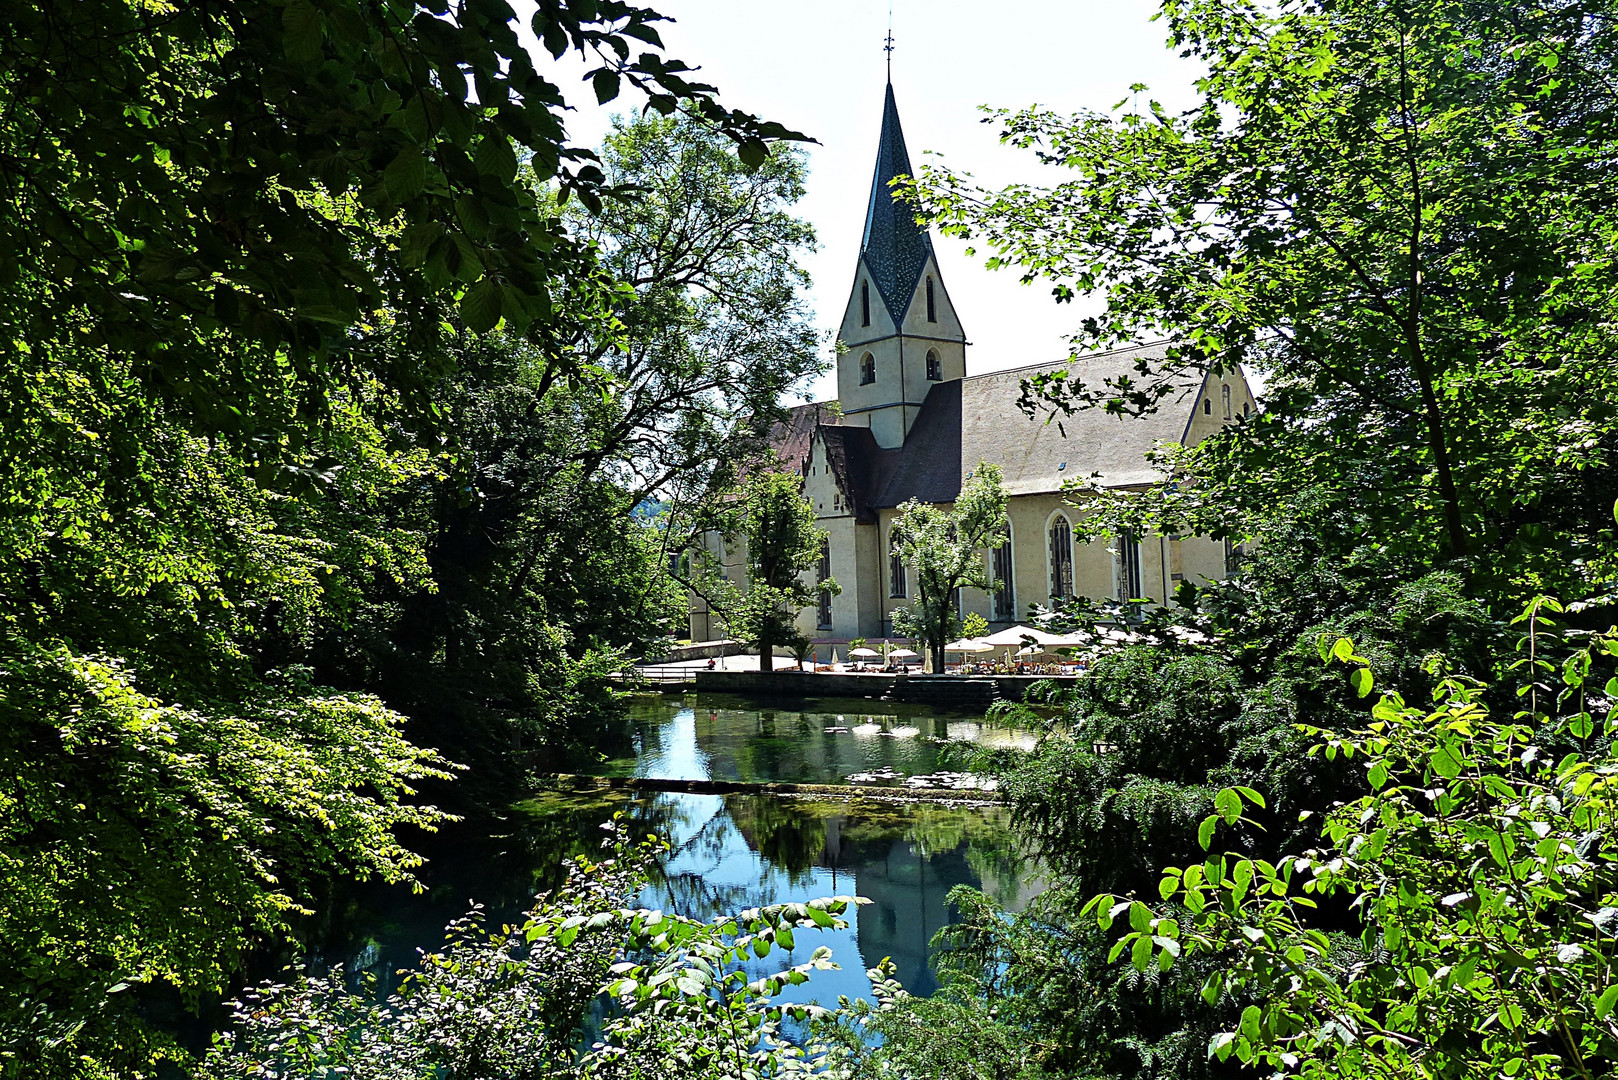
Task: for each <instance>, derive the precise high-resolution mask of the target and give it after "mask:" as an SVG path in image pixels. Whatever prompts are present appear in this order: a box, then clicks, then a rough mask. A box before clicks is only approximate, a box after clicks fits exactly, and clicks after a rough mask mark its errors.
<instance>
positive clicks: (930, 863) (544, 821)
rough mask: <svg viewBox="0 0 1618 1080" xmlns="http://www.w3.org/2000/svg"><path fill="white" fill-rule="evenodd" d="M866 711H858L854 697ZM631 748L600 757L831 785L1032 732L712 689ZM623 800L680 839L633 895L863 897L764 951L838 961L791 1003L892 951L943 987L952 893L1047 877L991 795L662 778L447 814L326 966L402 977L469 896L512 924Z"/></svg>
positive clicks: (647, 705)
mask: <svg viewBox="0 0 1618 1080" xmlns="http://www.w3.org/2000/svg"><path fill="white" fill-rule="evenodd" d="M856 710H859V711H856ZM631 722H632V726H633V733H634V744H635V747H636V751H637V752H636V755H635V757H634V758H630V759H620V760H616V761H609V762H607V763H605V765H604V766H603V768H602V769H600V770H599V771H600V772H602V773H604V774H607V775H617V776H644V777H657V778H665V779H735V780H748V781H771V780H778V781H786V782H800V783H801V782H814V783H838V782H841V781H843V780H844V779H845V778H846V777H848V776H850V775H852V774H855V773H861V772H870V771H874V770H879V769H884V768H885V769H889V770H892V771H893V772H894V773H896V774H897V775H900V776H910V775H918V774H922V773H926V772H929V771H932V770H933V769H934V768H936V766H937V761H938V752H939V748H940V746H941V745H942V743H943V742H944V740H954V739H966V740H970V741H974V742H983V743H987V744H991V745H1012V744H1024V743H1028V742H1031V741H1032V737H1031V736H1029V735H1028V734H1027V733H1023V732H1016V731H1010V730H1007V729H1003V728H993V727H990V726H987V725H985V724H984V723H983V722H982V721H981V720H980V719H972V718H963V717H950V718H944V717H937V716H934V715H933V714H931V713H930V712H928V711H926V710H911V711H900V710H895V711H892V712H875V711H873V704H872V703H871V702H866V701H860V702H811V703H805V704H804V706H803V707H801V708H795V709H783V708H780V707H775V708H767V709H766V708H750V707H747V706H746V704H745V703H742V702H739V701H737V700H735V699H721V698H708V697H703V698H700V699H694V698H687V699H684V700H675V701H671V702H662V701H655V700H654V701H651V702H642V703H639V704H637V705H636V706H635V707H634V708H633V709H632V712H631ZM617 812H622V813H623V814H624V815H625V818H626V820H627V822H628V823H629V825H630V828H631V830H632V832H634V833H635V834H637V835H640V834H644V833H647V832H653V833H656V834H658V835H659V836H662V837H664V838H666V839H667V840H668V841H669V843H670V844H671V848H672V850H671V851H670V853H669V855H668V856H667V857H666V858H665V859H664V860H663V863H662V865H661V866H660V867H659V870H658V873H657V874H656V875H655V876H654V879H653V880H652V881H651V882H650V883H649V884H648V885H647V887H646V889H645V891H644V893H643V895H642V896H641V897H640V898H639V900H640V903H641V904H643V905H645V906H647V907H657V908H662V909H664V910H671V911H678V912H680V913H682V914H685V915H688V916H692V917H695V918H710V917H713V916H716V915H719V914H722V913H729V912H734V911H737V910H739V909H742V908H746V907H755V906H760V905H764V904H771V903H781V902H786V901H793V900H808V899H812V898H814V897H817V896H831V895H838V894H852V895H859V896H863V897H867V898H868V899H870V900H871V903H870V904H868V905H865V906H862V907H860V908H859V910H858V914H857V916H856V917H855V918H854V919H853V920H852V922H851V925H850V926H849V927H848V928H847V929H845V930H841V931H825V932H822V933H820V934H813V935H811V934H806V935H803V936H802V937H801V939H800V941H799V943H798V945H797V955H794V954H791V953H787V954H781V953H775V954H772V955H771V956H770V957H769V958H767V959H765V960H755V961H753V962H752V966H753V967H756V969H757V970H756V973H755V974H764V973H765V972H767V971H776V970H780V969H781V968H783V967H786V966H788V965H790V964H793V963H802V962H803V961H805V960H806V959H807V958H808V954H809V953H810V952H811V951H812V950H813V949H814V948H815V947H816V946H818V945H827V946H829V947H831V949H832V951H833V959H834V960H836V961H837V962H838V963H840V964H841V965H842V970H841V971H836V972H827V973H821V974H817V975H816V977H815V978H814V979H813V980H811V982H810V983H809V984H808V985H807V986H804V987H799V988H796V990H797V993H796V994H795V995H794V997H795V998H796V999H797V1000H816V1001H820V1002H822V1003H830V1002H834V1001H835V1000H836V998H837V996H838V995H839V994H848V995H850V996H856V995H860V994H865V993H868V992H869V989H870V984H869V982H868V981H867V979H866V977H865V974H864V972H865V969H866V968H868V967H872V966H874V965H875V964H876V963H877V962H878V961H880V960H881V959H882V958H883V957H885V956H887V957H892V959H893V961H894V963H895V965H896V966H897V968H898V973H899V976H900V978H901V980H902V981H903V983H904V985H905V986H906V987H908V988H910V989H911V990H912V992H915V993H923V994H925V993H930V992H931V991H932V990H933V989H934V988H935V983H934V980H933V977H932V973H931V971H930V969H929V968H928V965H927V951H928V943H929V941H930V940H931V938H932V936H933V934H934V933H936V932H937V931H938V930H939V929H940V928H941V927H943V926H944V925H945V924H946V923H947V922H948V921H950V920H951V919H952V918H954V917H955V913H954V912H953V911H951V910H949V907H948V905H947V904H946V902H945V897H946V895H947V894H948V892H949V890H950V889H951V888H953V887H954V886H956V885H962V884H964V885H969V886H972V887H974V888H980V889H982V890H983V891H984V892H986V893H988V894H989V895H991V896H993V897H994V898H995V899H997V900H998V901H999V902H1000V903H1002V904H1004V905H1005V906H1007V907H1009V908H1013V909H1017V908H1021V907H1022V906H1024V905H1025V904H1026V903H1027V902H1028V900H1030V899H1031V898H1032V897H1033V896H1034V895H1035V894H1037V892H1038V891H1039V890H1040V889H1041V888H1042V887H1043V883H1042V881H1041V879H1040V877H1039V874H1038V870H1037V867H1036V866H1034V865H1033V864H1032V863H1030V862H1029V861H1027V860H1026V859H1024V858H1023V857H1022V855H1021V854H1020V853H1019V852H1018V850H1017V847H1016V844H1015V841H1014V838H1013V835H1012V833H1011V829H1010V822H1009V819H1008V815H1007V813H1006V811H1005V810H1004V809H1002V808H999V807H994V806H949V805H941V804H936V803H909V804H906V803H894V802H886V801H878V800H875V799H870V798H860V797H855V798H849V799H806V798H791V797H782V796H775V795H693V794H680V793H665V792H659V793H651V792H639V793H630V792H618V791H601V792H594V791H592V792H574V791H569V792H545V793H542V794H539V795H537V796H535V797H533V798H530V799H527V800H524V801H522V802H519V803H517V804H515V805H514V806H512V807H510V808H509V809H508V810H507V811H506V813H505V814H504V815H503V816H501V817H500V818H497V819H488V820H482V821H472V820H468V821H464V822H460V823H457V824H455V825H451V826H448V827H446V828H445V829H444V830H443V831H442V832H441V833H439V834H437V835H436V836H434V837H430V838H429V839H428V843H427V844H425V845H423V847H424V848H425V849H426V850H425V853H426V854H428V856H429V857H430V859H431V861H430V862H429V864H428V865H427V866H426V867H425V868H424V870H423V872H422V875H421V877H422V881H423V884H424V885H425V886H426V891H425V893H424V894H422V895H411V894H410V893H408V892H407V891H406V890H403V889H397V888H389V887H384V886H370V887H365V888H362V889H360V890H358V891H356V892H355V893H354V894H353V895H352V896H351V897H350V898H349V899H348V900H346V901H344V902H341V903H339V904H337V905H335V907H334V909H333V910H331V911H330V912H329V913H328V917H327V920H326V924H325V926H324V927H323V928H322V931H323V932H322V933H321V934H320V935H319V936H320V937H321V938H322V939H323V944H322V947H321V948H320V949H319V951H318V954H317V955H316V956H315V957H314V958H313V959H314V961H315V963H316V964H317V966H318V965H332V964H337V963H342V964H344V965H345V966H347V967H348V968H349V969H350V970H355V971H357V970H360V969H369V970H371V971H373V972H375V973H376V974H378V975H379V976H381V977H382V981H383V982H384V983H386V984H387V985H389V986H391V985H394V984H395V983H396V981H397V980H396V977H395V976H394V974H393V973H395V972H397V970H398V969H400V968H406V967H411V966H414V964H415V963H416V960H417V950H418V949H424V950H431V949H433V948H434V947H436V946H437V945H438V944H439V943H440V942H441V941H442V940H443V926H444V924H445V923H446V922H448V921H449V920H450V919H452V918H454V917H456V916H458V915H460V914H463V913H464V912H465V911H466V909H467V907H468V906H469V904H470V902H471V901H473V900H476V901H478V902H479V903H481V904H483V905H484V906H485V907H486V908H487V909H488V911H489V913H490V915H491V916H492V917H493V919H494V921H496V922H499V921H509V920H511V919H513V918H514V917H515V916H517V915H518V914H519V913H520V912H521V911H522V910H523V909H524V908H525V907H527V905H528V904H529V902H530V900H531V898H532V896H533V895H534V894H535V893H537V892H541V891H544V890H546V889H549V888H552V887H554V886H555V885H556V884H557V883H558V880H559V878H560V875H561V872H562V866H563V863H564V860H565V859H567V858H568V857H569V856H571V855H573V854H578V853H585V852H588V853H592V854H593V853H595V852H596V851H597V850H598V845H599V843H600V837H601V835H602V834H601V829H600V826H601V825H602V824H603V823H604V822H606V821H608V820H610V819H611V817H612V815H613V814H614V813H617Z"/></svg>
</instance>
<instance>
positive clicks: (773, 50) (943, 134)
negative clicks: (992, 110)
mask: <svg viewBox="0 0 1618 1080" xmlns="http://www.w3.org/2000/svg"><path fill="white" fill-rule="evenodd" d="M649 6H651V7H654V8H656V9H657V10H658V11H660V12H663V13H664V14H666V15H669V16H672V17H673V18H674V19H676V20H677V21H676V22H675V23H674V24H672V25H670V24H664V25H663V26H662V27H661V28H660V32H661V34H662V36H663V40H664V42H665V43H666V44H667V45H668V55H669V56H671V57H676V58H678V59H681V60H684V61H686V62H687V63H689V64H692V65H693V66H700V67H701V68H702V71H701V74H700V75H699V76H698V77H699V78H701V79H703V81H706V82H710V83H713V84H715V85H717V86H718V87H719V90H720V95H721V100H722V101H723V102H724V103H725V104H726V105H728V106H730V107H733V108H741V109H745V110H747V111H749V112H753V113H757V114H758V115H760V116H763V117H765V118H766V119H771V120H777V121H780V122H781V123H783V124H786V125H787V126H788V127H792V128H796V129H797V130H799V131H802V132H804V133H805V134H807V135H809V136H810V137H812V138H815V139H818V140H819V142H820V145H818V146H810V147H809V148H808V149H809V155H810V156H809V161H810V177H809V186H808V194H807V195H806V196H805V198H804V199H803V201H802V202H800V203H799V204H798V208H797V212H798V213H799V215H800V216H802V217H804V218H806V219H808V220H809V221H810V222H812V223H813V224H814V226H815V228H816V231H817V232H818V233H819V236H820V249H819V250H818V251H816V252H813V253H811V254H810V255H808V256H807V257H806V258H805V260H804V261H805V265H806V266H807V267H808V270H809V272H810V274H811V275H812V277H813V279H814V285H813V289H812V291H811V293H810V296H809V299H810V302H811V304H812V305H813V307H814V309H815V313H816V322H817V325H818V326H819V327H820V328H822V329H826V330H830V329H835V328H836V326H837V325H838V323H839V321H840V319H841V316H842V312H843V306H844V304H845V303H846V302H847V299H848V291H849V289H850V288H851V287H852V282H853V275H854V267H855V261H856V259H857V258H858V256H859V243H860V234H861V230H862V228H863V226H864V221H865V205H866V199H867V197H868V195H869V192H870V186H871V173H872V168H873V165H874V162H875V158H876V143H877V135H878V131H879V128H880V126H881V119H882V88H883V82H884V78H885V68H884V64H883V52H882V40H883V37H884V36H885V35H886V33H887V20H888V8H887V5H886V4H885V3H872V2H864V3H861V2H855V0H818V2H815V3H783V2H780V0H752V2H738V0H649ZM1155 10H1156V5H1155V4H1154V3H1147V2H1143V0H1110V2H1108V0H1068V2H1065V3H1064V2H1059V0H1037V2H1024V3H1007V4H1004V5H1003V6H1002V5H1001V4H994V3H982V2H972V3H969V2H966V0H931V2H926V3H924V2H923V0H895V3H894V9H893V36H894V53H893V88H894V94H895V96H896V98H897V101H898V104H899V117H900V119H901V121H902V122H903V125H904V133H905V142H906V145H907V146H908V148H909V150H910V158H911V163H912V164H913V165H915V166H917V167H918V168H919V167H920V164H921V161H922V159H923V157H924V155H926V154H928V153H932V154H938V155H942V156H943V159H944V161H945V162H946V163H947V164H949V165H950V166H951V167H953V168H956V169H959V170H965V171H967V172H971V173H973V174H975V175H976V176H977V177H978V178H979V180H981V181H982V182H984V183H987V184H991V185H1000V184H1005V183H1009V182H1013V181H1037V180H1039V179H1040V178H1041V176H1042V173H1041V172H1040V170H1039V167H1038V166H1037V165H1036V164H1035V162H1034V161H1033V159H1032V156H1031V155H1029V154H1027V153H1025V152H1023V151H1019V150H1016V149H1014V148H1011V147H1005V146H1001V145H1000V143H999V139H998V129H997V128H996V127H995V126H994V125H988V124H983V123H981V122H980V121H981V119H982V115H983V114H982V113H980V112H979V111H978V106H980V105H990V106H995V107H1008V108H1020V107H1023V106H1026V105H1031V104H1035V103H1038V104H1041V105H1045V106H1049V107H1051V108H1054V109H1057V110H1059V111H1063V112H1075V111H1077V110H1080V109H1086V108H1088V109H1098V110H1109V109H1111V108H1112V106H1113V105H1114V104H1116V103H1117V102H1118V101H1119V100H1121V99H1123V98H1125V97H1128V96H1129V86H1130V84H1131V83H1136V82H1140V83H1145V84H1146V85H1147V86H1148V87H1150V94H1149V96H1151V97H1153V98H1156V99H1157V100H1159V101H1161V102H1162V103H1163V104H1164V105H1165V106H1167V107H1169V108H1170V109H1173V110H1178V109H1181V108H1185V107H1187V106H1189V105H1190V104H1191V103H1192V82H1193V80H1194V79H1195V78H1196V77H1197V75H1198V74H1199V71H1198V69H1197V67H1196V66H1195V65H1193V64H1192V63H1191V62H1190V61H1186V60H1183V59H1181V58H1180V57H1179V56H1178V55H1177V54H1176V53H1174V52H1171V51H1169V50H1168V49H1167V48H1165V47H1164V44H1163V43H1164V39H1165V37H1166V32H1165V30H1164V27H1163V26H1162V24H1161V23H1154V22H1150V21H1149V19H1150V17H1151V15H1152V13H1153V12H1154V11H1155ZM547 59H548V57H547ZM581 71H582V69H581ZM563 89H564V92H565V93H567V94H568V96H569V100H570V101H571V102H573V103H574V104H575V105H579V106H580V112H579V113H578V114H577V115H575V116H574V117H573V119H572V120H571V121H570V124H569V128H570V135H571V136H572V138H573V140H574V141H575V142H576V143H582V144H585V145H594V144H596V143H598V142H599V141H600V137H601V135H602V134H603V133H604V131H605V127H606V118H605V115H604V114H603V113H600V112H597V111H595V110H594V109H593V107H592V108H591V109H588V110H586V109H585V108H583V105H584V103H585V102H591V103H593V98H592V96H591V94H590V90H589V87H588V86H586V85H583V84H582V83H581V84H578V85H577V86H576V87H575V88H569V87H567V86H565V85H564V87H563ZM628 100H629V99H628V98H626V99H624V101H625V102H627V101H628ZM615 104H619V107H620V108H622V104H621V103H615ZM609 107H610V106H609ZM1043 175H1044V176H1045V177H1050V176H1052V175H1055V176H1057V177H1060V175H1061V174H1060V173H1059V172H1055V173H1044V174H1043ZM933 243H934V246H935V248H936V249H937V252H938V260H939V263H940V267H941V270H942V274H943V278H944V283H945V285H946V286H947V287H948V289H949V294H950V297H951V299H952V300H954V302H955V306H956V309H957V310H958V312H959V313H960V317H961V323H962V325H963V326H964V327H965V329H966V334H967V339H968V340H969V341H970V342H971V343H972V344H971V347H969V348H968V349H967V353H966V363H967V372H968V373H969V374H979V373H982V372H986V371H995V370H999V369H1001V368H1008V367H1017V366H1020V365H1023V364H1032V363H1039V362H1042V361H1049V360H1057V359H1061V358H1062V357H1063V356H1065V355H1066V352H1067V349H1066V345H1065V343H1064V340H1063V338H1064V335H1066V334H1068V333H1071V332H1073V331H1074V330H1075V329H1077V325H1078V320H1079V318H1081V317H1082V316H1083V315H1084V314H1085V313H1086V311H1088V310H1094V305H1093V304H1092V305H1088V306H1087V305H1086V304H1085V303H1084V302H1083V301H1082V300H1081V301H1078V302H1075V303H1073V304H1067V305H1058V304H1056V302H1055V301H1054V300H1052V299H1051V296H1050V290H1049V287H1048V286H1046V285H1042V284H1039V283H1035V284H1034V285H1032V286H1028V287H1023V286H1021V285H1019V284H1018V281H1017V277H1016V274H1015V273H1014V272H1013V271H1007V270H1001V271H993V272H991V271H989V270H986V269H984V267H983V260H984V258H985V257H986V255H987V253H986V252H983V251H980V252H979V253H978V255H977V257H975V258H971V259H969V258H967V256H966V254H965V244H964V243H962V242H960V241H956V240H950V239H945V238H943V237H939V236H937V235H934V237H933ZM813 395H814V398H815V399H817V400H818V399H824V398H830V397H835V396H836V388H835V381H834V379H833V378H832V377H831V376H830V375H827V376H824V377H822V379H821V380H820V381H819V383H817V384H816V386H815V387H814V388H813Z"/></svg>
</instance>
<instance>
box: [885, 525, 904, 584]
mask: <svg viewBox="0 0 1618 1080" xmlns="http://www.w3.org/2000/svg"><path fill="white" fill-rule="evenodd" d="M892 544H893V534H892V533H889V534H888V545H889V549H888V595H889V596H891V597H894V598H896V599H900V600H902V599H904V596H905V562H904V560H903V559H901V558H900V557H899V553H898V552H897V551H894V550H893V548H892Z"/></svg>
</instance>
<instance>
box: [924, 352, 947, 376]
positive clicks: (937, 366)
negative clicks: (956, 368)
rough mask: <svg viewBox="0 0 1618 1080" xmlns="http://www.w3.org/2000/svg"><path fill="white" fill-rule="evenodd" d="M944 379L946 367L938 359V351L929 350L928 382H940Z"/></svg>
mask: <svg viewBox="0 0 1618 1080" xmlns="http://www.w3.org/2000/svg"><path fill="white" fill-rule="evenodd" d="M943 377H944V365H943V364H942V363H941V362H940V361H939V359H938V350H937V349H928V350H927V380H928V381H929V382H938V381H939V380H940V379H942V378H943Z"/></svg>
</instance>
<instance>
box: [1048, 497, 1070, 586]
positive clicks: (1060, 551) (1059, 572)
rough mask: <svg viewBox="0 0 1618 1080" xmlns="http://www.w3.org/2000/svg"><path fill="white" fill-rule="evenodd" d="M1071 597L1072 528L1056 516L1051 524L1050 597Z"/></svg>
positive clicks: (1059, 516)
mask: <svg viewBox="0 0 1618 1080" xmlns="http://www.w3.org/2000/svg"><path fill="white" fill-rule="evenodd" d="M1072 595H1073V526H1071V525H1069V524H1068V522H1067V518H1065V517H1063V516H1062V515H1061V514H1057V515H1056V517H1055V519H1054V520H1053V521H1052V522H1051V596H1052V597H1054V598H1062V597H1068V596H1072Z"/></svg>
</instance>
